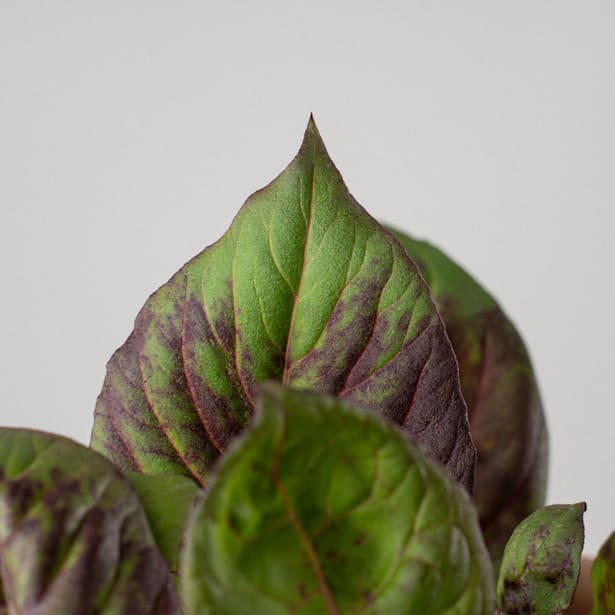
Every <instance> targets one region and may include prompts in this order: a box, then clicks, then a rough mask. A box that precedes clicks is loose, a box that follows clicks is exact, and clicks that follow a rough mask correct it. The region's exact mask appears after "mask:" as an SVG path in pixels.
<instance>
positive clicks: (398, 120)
mask: <svg viewBox="0 0 615 615" xmlns="http://www.w3.org/2000/svg"><path fill="white" fill-rule="evenodd" d="M614 32H615V4H614V3H612V2H592V1H584V2H566V1H557V2H556V1H552V2H546V1H545V2H509V3H503V2H493V1H489V2H471V1H470V2H463V3H461V2H452V1H451V2H386V1H385V2H378V3H365V4H361V3H358V2H356V1H355V2H335V3H331V4H329V3H325V2H317V1H311V2H301V3H295V2H264V1H261V2H245V3H244V2H228V3H215V2H200V3H196V2H194V3H191V2H172V3H171V2H166V3H161V2H130V3H126V2H121V3H120V2H109V1H106V2H104V3H103V2H92V3H89V2H88V3H86V2H79V3H78V2H58V1H56V2H53V3H49V2H47V3H42V2H40V3H37V2H9V1H6V0H3V1H2V0H0V282H1V289H2V291H1V293H2V294H1V296H0V299H1V303H0V401H1V403H2V406H1V408H2V409H1V410H0V419H1V421H0V422H1V423H3V424H6V425H25V426H31V427H36V428H40V429H46V430H51V431H55V432H59V433H63V434H66V435H69V436H72V437H74V438H76V439H78V440H80V441H82V442H87V440H88V437H89V431H90V427H91V423H92V410H93V406H94V402H95V398H96V395H97V394H98V391H99V389H100V386H101V383H102V380H103V375H104V369H105V362H106V361H107V359H108V358H109V356H110V355H111V353H112V352H113V350H114V349H115V348H116V347H117V346H119V345H120V344H121V343H122V342H123V341H124V339H125V338H126V336H127V335H128V333H129V332H130V330H131V327H132V321H133V319H134V316H135V315H136V313H137V311H138V309H139V308H140V306H141V305H142V304H143V302H144V301H145V299H146V298H147V296H148V295H149V294H150V293H151V292H152V291H153V290H154V289H155V288H157V287H158V286H159V285H160V284H162V283H163V282H164V281H166V280H167V279H168V278H169V277H170V276H171V275H172V274H173V273H174V272H175V271H176V270H177V269H178V268H179V267H180V266H181V265H182V264H183V263H184V262H185V261H186V260H188V259H189V258H190V257H191V256H193V255H194V254H196V253H197V252H198V251H200V250H201V249H202V248H203V247H204V246H206V245H208V244H210V243H212V242H213V241H215V240H216V239H217V238H218V237H219V236H220V235H221V234H222V233H223V232H224V230H225V229H226V228H227V227H228V225H229V224H230V222H231V219H232V217H233V215H234V214H235V212H236V211H237V209H238V208H239V206H240V205H241V204H242V203H243V201H244V200H245V198H246V197H247V196H248V194H250V193H251V192H252V191H254V190H255V189H257V188H259V187H261V186H263V185H264V184H266V183H268V182H269V181H270V180H271V179H272V178H273V177H274V176H275V175H276V174H277V173H278V172H279V171H281V170H282V169H283V167H284V166H285V165H286V164H287V163H288V162H289V161H290V159H291V158H292V156H293V155H294V154H295V152H296V150H297V148H298V146H299V143H300V141H301V138H302V134H303V130H304V128H305V124H306V122H307V118H308V114H309V112H310V111H313V112H314V114H315V117H316V121H317V123H318V126H319V128H320V131H321V133H322V135H323V138H324V139H325V142H326V143H327V146H328V149H329V152H330V154H331V156H332V157H333V159H334V161H335V162H336V164H337V166H338V167H339V168H340V170H341V172H342V174H343V175H344V177H345V179H346V182H347V184H348V186H349V188H350V190H351V192H352V193H353V194H354V195H355V197H356V198H357V199H358V200H359V202H360V203H362V204H363V205H364V207H366V208H367V209H368V211H370V213H372V214H373V215H375V216H376V217H379V218H381V219H384V220H387V221H389V222H392V223H395V224H397V225H398V226H401V227H403V228H405V229H407V230H408V231H411V232H413V233H414V234H415V235H418V236H422V237H425V238H429V239H430V240H432V241H433V242H435V243H437V244H438V245H440V246H442V247H444V248H445V249H446V251H447V252H448V253H449V254H451V255H453V256H454V257H455V258H457V259H458V260H459V261H460V262H461V263H463V264H464V265H465V266H466V267H467V268H468V269H469V270H470V271H472V272H473V273H474V274H475V275H476V276H477V277H478V278H479V279H480V280H481V281H482V282H483V283H484V284H485V285H486V286H487V287H488V288H489V289H490V290H491V291H492V292H493V293H494V294H495V295H496V296H497V297H498V299H499V300H500V301H501V303H502V305H503V306H504V307H505V309H506V311H507V312H508V314H509V315H510V316H511V318H512V319H513V320H514V322H515V323H517V325H518V327H519V328H520V330H521V331H522V333H523V335H524V337H525V339H526V341H527V344H528V346H529V349H530V352H531V355H532V357H533V360H534V363H535V367H536V370H537V373H538V378H539V381H540V385H541V390H542V394H543V399H544V402H545V405H546V408H547V412H548V421H549V427H550V432H551V451H552V454H551V470H550V488H549V501H550V502H572V501H579V500H586V501H587V502H588V506H589V510H588V512H587V516H586V524H587V527H588V529H587V537H588V538H587V543H586V544H587V550H588V551H590V552H592V551H595V550H596V549H597V548H598V546H599V544H600V543H601V542H602V540H603V539H604V538H605V537H606V536H607V534H608V533H609V532H610V531H611V529H613V528H614V527H615V492H614V487H613V475H614V474H615V450H614V448H613V446H612V442H613V436H614V435H615V433H614V432H615V430H614V423H615V416H614V409H615V408H614V395H613V381H614V379H615V377H614V375H613V366H614V363H613V354H612V348H613V344H614V342H615V325H614V323H613V316H612V312H613V303H614V301H613V300H614V298H615V297H614V291H613V262H614V255H615V248H614V247H613V244H612V241H611V234H612V226H613V206H614V204H615V203H614V197H615V180H614V174H613V170H614V163H615V119H614V114H613V109H614V108H615V79H614V77H615V74H614V72H615V60H614V58H615V36H614V34H613V33H614Z"/></svg>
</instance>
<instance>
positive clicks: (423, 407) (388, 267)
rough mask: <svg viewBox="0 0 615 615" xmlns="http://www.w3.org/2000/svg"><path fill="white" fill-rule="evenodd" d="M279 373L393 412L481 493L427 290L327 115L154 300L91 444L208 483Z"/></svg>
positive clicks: (448, 356) (145, 467) (119, 363)
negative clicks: (334, 139)
mask: <svg viewBox="0 0 615 615" xmlns="http://www.w3.org/2000/svg"><path fill="white" fill-rule="evenodd" d="M267 379H275V380H278V381H281V382H283V383H285V384H287V385H292V386H294V387H298V388H304V389H316V390H319V391H323V392H327V393H330V394H335V395H338V396H340V397H342V398H344V399H347V400H349V401H352V402H355V403H358V404H361V405H363V406H365V407H368V408H370V409H372V410H374V411H377V412H379V413H380V414H382V415H383V416H386V417H388V418H389V419H391V420H392V421H394V422H396V423H398V424H399V425H401V426H403V428H404V429H405V430H406V432H407V433H408V434H410V435H411V436H412V437H413V438H414V440H415V441H416V442H417V443H418V445H419V446H420V447H421V448H422V450H423V451H425V452H426V453H427V454H428V455H430V456H431V457H432V458H434V459H436V460H438V461H440V462H442V463H443V464H445V465H446V466H447V468H448V469H449V471H450V472H451V474H452V476H453V477H455V478H456V479H458V480H459V481H461V482H463V483H464V484H465V485H466V487H468V488H471V484H472V481H473V476H474V466H475V454H476V453H475V449H474V447H473V444H472V442H471V438H470V435H469V427H468V423H467V409H466V407H465V402H464V401H463V398H462V396H461V393H460V389H459V381H458V370H457V364H456V360H455V357H454V354H453V351H452V348H451V346H450V342H449V340H448V338H447V336H446V333H445V330H444V327H443V324H442V321H441V319H440V317H439V315H438V313H437V311H436V308H435V306H434V304H433V302H432V300H431V296H430V293H429V290H428V288H427V286H426V285H425V283H424V282H423V280H422V278H421V276H420V275H419V274H418V271H417V270H416V267H415V265H414V264H413V263H412V262H411V260H410V259H409V258H408V256H407V254H406V252H405V250H403V248H402V247H401V246H400V245H399V243H398V242H397V241H396V240H395V239H394V238H393V237H392V236H391V235H390V234H389V233H388V232H387V231H385V230H384V228H383V227H382V226H381V225H380V224H378V223H377V222H376V221H375V220H374V219H373V218H371V216H369V215H368V214H367V213H366V212H365V210H363V209H362V208H361V207H360V206H359V205H358V204H357V203H356V201H355V200H354V199H353V198H352V196H351V195H350V194H349V193H348V191H347V189H346V187H345V185H344V183H343V180H342V178H341V176H340V174H339V172H338V171H337V169H336V168H335V166H334V165H333V163H332V162H331V159H330V158H329V156H328V154H327V152H326V149H325V147H324V145H323V143H322V140H321V138H320V135H319V134H318V131H317V129H316V127H315V125H314V123H313V121H310V124H309V126H308V128H307V131H306V133H305V138H304V141H303V144H302V146H301V149H300V151H299V153H298V155H297V156H296V157H295V159H294V160H293V161H292V162H291V164H290V165H289V166H288V167H287V169H286V170H285V171H284V172H283V173H282V174H281V175H280V176H279V177H278V178H277V179H275V180H274V181H273V182H272V183H271V184H269V185H268V186H267V187H266V188H264V189H262V190H260V191H258V192H256V193H255V194H253V195H252V196H251V197H250V198H249V199H248V201H247V202H246V204H245V205H244V206H243V208H242V209H241V210H240V212H239V214H238V215H237V216H236V218H235V220H234V221H233V223H232V225H231V227H230V229H229V230H228V231H227V233H226V234H225V235H224V236H223V237H222V238H221V239H220V240H219V241H218V242H217V243H216V244H214V245H212V246H210V247H209V248H207V249H205V250H204V251H203V252H202V253H201V254H199V255H198V256H196V257H195V258H194V259H193V260H192V261H190V262H189V263H188V264H186V265H185V266H184V267H183V268H182V269H181V270H180V271H179V272H178V273H177V274H176V275H175V276H174V277H173V278H172V279H171V280H170V281H169V282H168V283H167V284H165V285H164V286H163V287H162V288H160V289H159V290H158V291H157V292H156V293H154V294H153V295H152V297H150V299H149V300H148V301H147V303H146V304H145V306H144V307H143V309H142V310H141V312H140V314H139V315H138V317H137V320H136V323H135V328H134V331H133V333H132V334H131V335H130V337H129V338H128V340H127V341H126V343H125V344H124V346H122V347H121V348H120V349H119V350H118V351H117V352H116V353H115V354H114V355H113V357H112V358H111V360H110V362H109V364H108V367H107V376H106V379H105V382H104V385H103V390H102V392H101V394H100V396H99V399H98V402H97V406H96V418H95V425H94V429H93V434H92V446H93V447H94V448H96V449H97V450H99V451H101V452H103V453H104V454H106V455H107V456H109V457H110V458H111V459H112V460H113V461H114V462H115V463H117V464H118V465H119V466H120V467H121V468H122V469H124V470H138V471H143V472H145V473H181V474H185V475H187V476H191V477H193V478H194V479H195V480H196V481H197V482H199V483H201V484H204V483H205V482H206V480H207V476H208V474H209V472H210V469H211V467H212V465H213V463H214V462H215V460H216V458H217V457H218V456H219V454H220V452H221V451H224V450H225V448H226V447H227V445H228V444H229V442H230V441H231V440H232V439H233V437H234V436H236V435H237V434H238V433H239V432H240V431H241V430H242V429H243V428H244V427H245V425H246V423H247V421H248V419H249V417H250V416H251V414H252V410H253V406H254V395H255V390H256V385H257V384H258V383H259V382H262V381H264V380H267Z"/></svg>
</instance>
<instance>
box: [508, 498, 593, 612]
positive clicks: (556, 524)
mask: <svg viewBox="0 0 615 615" xmlns="http://www.w3.org/2000/svg"><path fill="white" fill-rule="evenodd" d="M585 508H586V506H585V502H580V503H579V504H570V505H562V504H553V505H551V506H545V507H543V508H541V509H540V510H537V511H536V512H534V513H532V514H531V515H530V516H529V517H528V518H527V519H525V520H524V521H522V522H521V523H520V524H519V526H518V527H517V528H516V529H515V531H514V532H513V534H512V536H511V537H510V540H509V541H508V544H507V545H506V549H505V551H504V557H503V559H502V566H501V568H500V576H499V579H498V586H497V599H498V607H499V609H500V612H501V613H505V614H506V615H516V614H518V615H521V614H522V613H550V614H553V615H557V614H559V613H563V611H564V610H565V609H566V608H568V607H569V606H570V603H571V601H572V597H573V594H574V590H575V588H576V586H577V580H578V578H579V570H580V563H581V551H582V550H583V541H584V537H585V533H584V527H583V513H584V512H585Z"/></svg>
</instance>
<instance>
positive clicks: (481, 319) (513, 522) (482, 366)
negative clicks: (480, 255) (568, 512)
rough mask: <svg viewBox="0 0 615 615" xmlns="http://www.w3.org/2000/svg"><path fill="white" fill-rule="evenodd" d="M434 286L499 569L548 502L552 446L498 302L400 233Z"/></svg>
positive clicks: (484, 523)
mask: <svg viewBox="0 0 615 615" xmlns="http://www.w3.org/2000/svg"><path fill="white" fill-rule="evenodd" d="M393 232H394V233H395V235H396V236H397V238H398V239H399V240H400V242H401V243H402V245H403V246H404V247H405V248H406V250H407V251H408V254H409V255H410V257H411V258H413V259H414V261H415V262H416V263H417V265H418V266H419V268H420V270H421V272H422V274H423V276H424V277H425V280H426V281H427V283H428V284H429V286H430V288H431V290H432V293H433V296H434V299H435V301H436V305H437V306H438V309H439V310H440V313H441V314H442V318H443V319H444V323H445V325H446V330H447V332H448V335H449V337H450V340H451V342H452V344H453V348H454V350H455V354H456V355H457V360H458V361H459V372H460V377H461V391H462V393H463V396H464V397H465V400H466V402H467V404H468V413H469V416H470V430H471V433H472V438H473V440H474V443H475V445H476V448H477V450H478V462H477V467H476V481H475V483H474V492H473V499H474V501H475V503H476V506H477V507H478V513H479V518H480V522H481V527H482V530H483V535H484V536H485V541H486V543H487V546H488V547H489V550H490V552H491V555H492V557H493V559H494V561H495V562H498V561H499V559H500V558H501V556H502V553H503V551H504V547H505V545H506V542H507V540H508V539H509V538H510V535H511V533H512V531H513V530H514V528H515V527H516V526H517V525H518V524H519V523H520V522H521V521H522V520H523V519H525V518H526V517H527V516H528V515H529V514H530V513H532V512H534V511H535V510H536V509H538V508H539V507H541V506H542V505H543V504H544V502H545V491H546V484H547V466H548V441H547V429H546V424H545V418H544V413H543V409H542V403H541V401H540V394H539V391H538V385H537V383H536V379H535V377H534V373H533V370H532V365H531V362H530V358H529V356H528V353H527V350H526V349H525V345H524V344H523V340H522V339H521V337H520V335H519V333H518V332H517V331H516V329H515V327H514V325H513V324H512V323H511V322H510V320H509V319H508V318H507V317H506V314H504V312H503V311H502V309H501V308H500V307H499V306H498V304H497V303H496V301H495V299H493V297H492V296H491V295H490V294H489V293H487V292H486V291H485V290H484V289H483V288H482V287H481V286H480V285H479V284H478V282H476V281H475V280H474V279H473V278H472V277H471V276H470V275H469V274H468V273H467V272H465V271H464V270H463V269H462V268H461V267H459V266H458V265H457V264H455V263H454V262H453V261H452V260H451V259H450V258H449V257H448V256H446V255H445V254H444V253H442V252H441V251H440V250H438V248H436V247H434V246H432V245H430V244H429V243H426V242H424V241H418V240H415V239H412V238H411V237H409V236H407V235H404V234H402V233H400V232H398V231H393Z"/></svg>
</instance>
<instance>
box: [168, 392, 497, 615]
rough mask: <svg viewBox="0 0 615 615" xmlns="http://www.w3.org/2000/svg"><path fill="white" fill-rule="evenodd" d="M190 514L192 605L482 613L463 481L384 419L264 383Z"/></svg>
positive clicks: (477, 543)
mask: <svg viewBox="0 0 615 615" xmlns="http://www.w3.org/2000/svg"><path fill="white" fill-rule="evenodd" d="M262 391H263V393H262V396H261V397H260V407H259V408H258V411H257V413H256V415H255V417H254V419H253V422H252V424H251V425H250V427H249V428H248V429H247V430H246V432H245V433H244V434H243V435H242V436H241V437H240V438H238V439H237V440H236V442H235V444H234V446H233V447H232V448H231V449H229V451H228V452H227V453H226V454H225V456H224V457H223V458H222V460H221V463H220V465H219V467H218V470H217V472H216V475H215V477H214V479H213V480H212V481H211V483H210V486H209V488H208V490H207V492H204V496H203V499H202V500H201V501H200V502H199V503H198V504H197V506H196V507H195V509H194V512H193V514H192V515H191V518H190V522H189V525H188V529H187V533H186V540H185V551H184V554H183V557H182V565H181V569H180V577H181V578H180V581H181V588H182V595H183V597H184V600H185V605H186V608H187V611H188V613H190V614H204V613H215V614H220V613H225V614H227V615H231V614H235V613H237V614H240V613H267V614H268V615H278V614H282V613H295V614H303V615H307V614H310V613H331V614H334V613H340V614H341V613H356V614H359V613H361V614H365V615H367V614H376V613H381V614H389V613H391V614H392V613H395V614H399V615H403V614H406V613H407V614H411V613H430V614H431V615H437V614H444V613H450V614H452V613H464V614H468V615H471V614H473V613H476V614H485V615H492V613H493V609H494V596H493V580H492V571H491V563H490V561H489V557H488V555H487V551H486V549H485V546H484V543H483V540H482V536H481V534H480V530H479V527H478V520H477V517H476V512H475V510H474V507H473V505H472V503H471V500H470V498H469V496H468V495H467V493H466V491H465V490H464V489H462V488H461V487H460V486H459V485H457V484H456V483H454V482H452V481H451V479H450V477H449V476H448V475H447V474H446V473H445V472H444V471H443V470H442V469H441V467H440V466H439V465H437V464H434V463H432V462H431V461H429V460H428V459H427V458H426V457H425V456H424V455H423V454H422V453H421V452H420V451H419V449H418V448H417V447H415V446H414V445H413V444H411V443H410V442H409V440H408V439H407V438H406V437H405V436H404V435H403V434H402V433H401V432H400V431H399V430H398V429H397V428H396V427H394V426H393V425H391V424H390V423H389V422H385V421H383V420H382V419H380V418H379V417H377V416H375V415H374V414H373V413H371V412H368V411H364V410H359V409H357V408H354V407H352V406H350V405H348V404H347V403H345V402H343V401H342V400H339V399H336V398H333V397H329V396H326V395H321V394H316V393H313V392H303V391H297V390H292V389H286V388H284V387H282V386H281V385H279V384H275V383H268V384H267V385H266V386H263V388H262Z"/></svg>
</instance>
